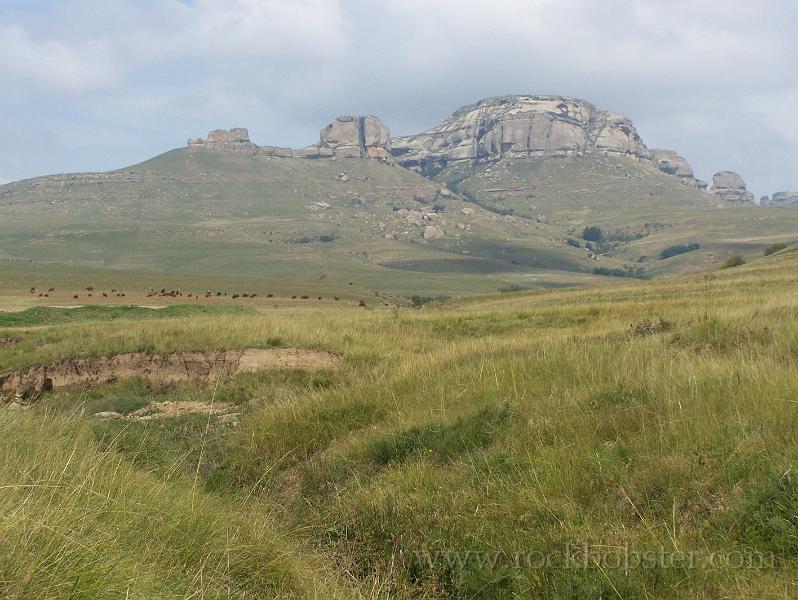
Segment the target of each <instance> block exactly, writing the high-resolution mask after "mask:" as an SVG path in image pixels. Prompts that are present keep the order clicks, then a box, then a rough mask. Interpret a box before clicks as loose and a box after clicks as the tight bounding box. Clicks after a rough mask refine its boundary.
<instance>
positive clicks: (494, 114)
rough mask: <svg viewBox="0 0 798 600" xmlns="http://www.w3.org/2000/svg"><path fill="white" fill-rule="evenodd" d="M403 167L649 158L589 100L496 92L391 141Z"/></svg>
mask: <svg viewBox="0 0 798 600" xmlns="http://www.w3.org/2000/svg"><path fill="white" fill-rule="evenodd" d="M392 152H393V155H394V156H395V157H396V159H397V160H398V161H399V162H400V163H401V164H402V165H404V166H406V167H410V168H419V167H422V166H423V165H424V164H425V163H426V164H439V165H440V164H445V163H449V162H453V161H458V160H494V159H497V158H500V157H503V156H509V157H527V156H581V155H584V154H590V153H594V152H600V153H605V154H616V155H623V156H630V157H633V158H636V159H646V160H648V159H651V152H650V151H649V150H648V148H646V146H645V144H643V141H642V140H641V139H640V136H639V135H638V134H637V131H636V130H635V128H634V125H633V124H632V122H631V121H630V120H629V119H627V118H626V117H623V116H621V115H618V114H615V113H611V112H608V111H605V110H602V109H600V108H598V107H596V106H594V105H592V104H590V103H589V102H585V101H583V100H576V99H574V98H564V97H560V96H502V97H497V98H488V99H486V100H482V101H480V102H477V103H476V104H472V105H470V106H465V107H463V108H461V109H460V110H458V111H457V112H455V113H454V114H453V115H452V117H451V118H450V119H447V120H446V121H444V122H443V123H442V124H440V125H438V126H437V127H434V128H432V129H430V130H428V131H425V132H424V133H420V134H417V135H411V136H407V137H401V138H394V139H393V140H392Z"/></svg>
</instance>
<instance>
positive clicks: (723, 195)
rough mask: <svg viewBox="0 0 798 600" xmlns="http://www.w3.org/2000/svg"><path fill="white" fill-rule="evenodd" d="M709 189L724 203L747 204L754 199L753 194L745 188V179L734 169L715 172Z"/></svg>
mask: <svg viewBox="0 0 798 600" xmlns="http://www.w3.org/2000/svg"><path fill="white" fill-rule="evenodd" d="M709 191H710V192H711V193H712V194H714V195H715V196H716V197H717V198H718V199H720V200H722V201H723V203H724V204H726V203H729V204H747V203H752V202H753V201H754V195H753V194H752V193H751V192H749V191H748V190H746V188H745V181H743V178H742V177H741V176H740V175H738V174H737V173H735V172H734V171H720V172H718V173H715V174H714V175H713V176H712V187H711V188H710V190H709Z"/></svg>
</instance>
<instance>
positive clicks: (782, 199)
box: [761, 192, 798, 206]
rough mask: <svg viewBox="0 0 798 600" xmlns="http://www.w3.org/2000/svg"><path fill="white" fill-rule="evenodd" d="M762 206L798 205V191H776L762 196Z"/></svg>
mask: <svg viewBox="0 0 798 600" xmlns="http://www.w3.org/2000/svg"><path fill="white" fill-rule="evenodd" d="M761 204H762V206H798V192H775V193H774V194H773V195H772V196H771V197H769V198H768V197H767V196H763V197H762V203H761Z"/></svg>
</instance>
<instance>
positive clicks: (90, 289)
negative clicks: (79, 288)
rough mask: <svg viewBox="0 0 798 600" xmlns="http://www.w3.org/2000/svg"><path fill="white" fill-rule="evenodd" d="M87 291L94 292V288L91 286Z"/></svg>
mask: <svg viewBox="0 0 798 600" xmlns="http://www.w3.org/2000/svg"><path fill="white" fill-rule="evenodd" d="M86 291H87V292H93V291H94V288H93V287H92V286H89V287H87V288H86Z"/></svg>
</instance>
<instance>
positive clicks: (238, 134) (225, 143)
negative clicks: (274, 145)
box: [188, 127, 258, 154]
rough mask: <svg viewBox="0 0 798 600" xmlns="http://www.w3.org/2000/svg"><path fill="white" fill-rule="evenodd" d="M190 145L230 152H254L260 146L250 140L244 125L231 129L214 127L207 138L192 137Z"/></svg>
mask: <svg viewBox="0 0 798 600" xmlns="http://www.w3.org/2000/svg"><path fill="white" fill-rule="evenodd" d="M188 146H189V147H190V148H191V147H195V148H196V147H204V148H216V149H220V150H227V151H230V152H245V153H247V154H254V153H255V152H256V151H257V149H258V147H257V146H256V145H255V144H253V143H252V142H251V141H250V140H249V131H247V130H246V129H244V128H243V127H235V128H233V129H230V130H226V129H214V130H213V131H211V132H210V133H209V134H208V137H207V138H206V139H204V140H203V139H202V138H191V139H190V140H189V141H188Z"/></svg>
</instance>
